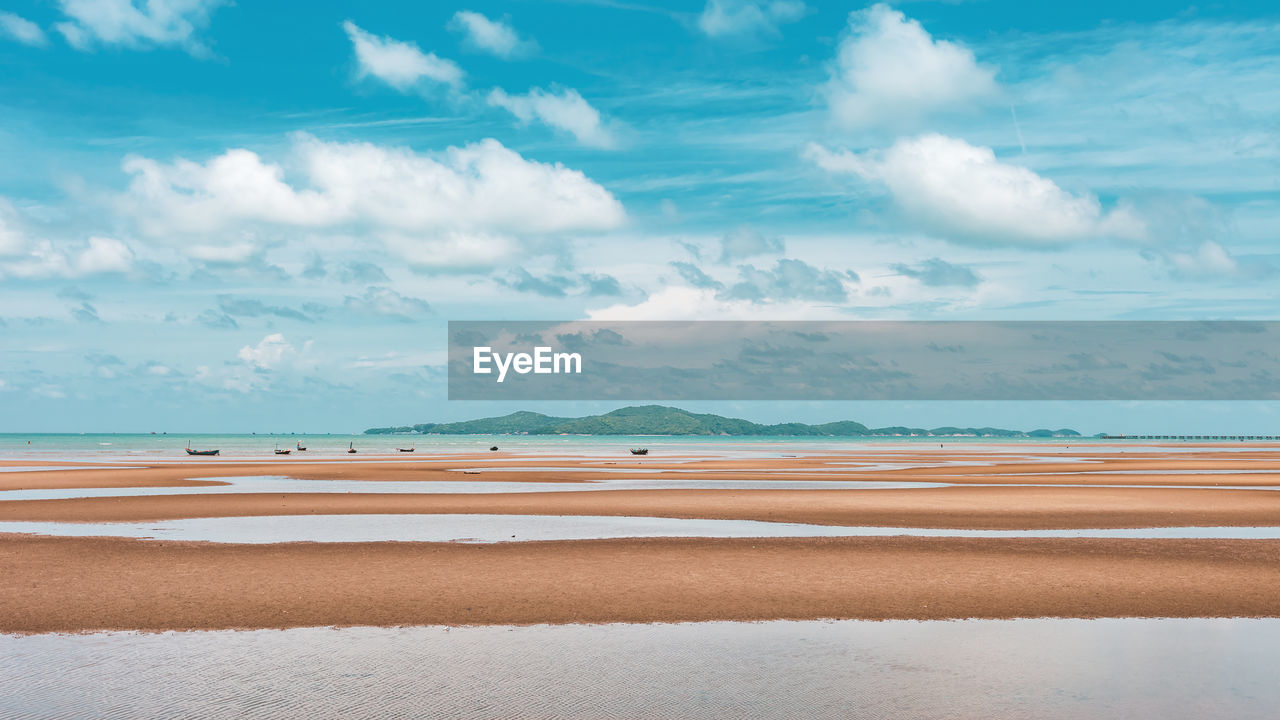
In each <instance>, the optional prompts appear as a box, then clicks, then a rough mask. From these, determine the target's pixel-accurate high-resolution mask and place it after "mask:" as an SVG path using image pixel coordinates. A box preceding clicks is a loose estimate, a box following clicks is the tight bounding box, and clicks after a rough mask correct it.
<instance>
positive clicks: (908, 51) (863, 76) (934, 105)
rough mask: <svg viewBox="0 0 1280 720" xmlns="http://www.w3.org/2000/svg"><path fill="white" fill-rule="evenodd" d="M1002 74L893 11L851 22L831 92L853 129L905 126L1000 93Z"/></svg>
mask: <svg viewBox="0 0 1280 720" xmlns="http://www.w3.org/2000/svg"><path fill="white" fill-rule="evenodd" d="M995 73H996V69H995V68H992V67H989V66H985V65H979V64H978V63H977V61H976V60H975V59H974V56H973V53H972V52H971V51H970V50H968V49H967V48H964V47H962V46H960V45H957V44H955V43H952V42H948V41H946V40H935V39H933V38H932V37H931V36H930V35H929V33H928V32H926V31H925V29H924V28H923V27H921V26H920V23H918V22H916V21H915V20H910V19H908V18H907V17H906V16H905V15H903V14H902V13H901V12H898V11H897V10H894V9H893V8H890V7H889V6H887V5H883V4H877V5H873V6H871V7H870V8H867V9H866V10H860V11H857V12H854V13H851V14H850V15H849V28H848V31H847V32H846V33H845V34H844V36H843V37H842V38H841V40H840V46H839V50H838V52H837V55H836V59H835V61H834V62H833V63H832V67H831V79H830V81H828V82H827V84H826V86H825V88H824V93H825V95H826V97H827V102H828V104H829V105H830V107H831V113H832V115H833V117H834V119H835V120H836V122H837V123H839V124H840V125H842V126H844V127H846V128H854V129H856V128H864V127H868V126H873V125H881V124H895V125H896V124H898V123H902V122H909V121H912V120H915V119H918V118H920V117H922V116H924V115H927V114H928V113H930V112H933V111H936V110H940V109H943V108H948V107H955V106H963V105H966V104H969V103H971V102H973V101H975V100H980V99H982V98H985V97H989V96H991V95H993V94H995V93H996V82H995Z"/></svg>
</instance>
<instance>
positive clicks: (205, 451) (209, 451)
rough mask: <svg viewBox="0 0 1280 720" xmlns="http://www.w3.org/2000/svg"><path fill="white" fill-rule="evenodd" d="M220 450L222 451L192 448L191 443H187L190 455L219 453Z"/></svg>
mask: <svg viewBox="0 0 1280 720" xmlns="http://www.w3.org/2000/svg"><path fill="white" fill-rule="evenodd" d="M219 452H220V451H219V450H192V449H191V443H190V442H188V443H187V454H188V455H217V454H218V453H219Z"/></svg>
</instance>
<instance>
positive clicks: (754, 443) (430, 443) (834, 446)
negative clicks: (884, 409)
mask: <svg viewBox="0 0 1280 720" xmlns="http://www.w3.org/2000/svg"><path fill="white" fill-rule="evenodd" d="M299 442H301V443H302V444H303V445H304V446H305V447H306V448H307V450H306V452H305V453H299V452H297V451H296V449H295V448H296V445H297V443H299ZM188 443H190V445H191V447H192V448H194V449H198V450H206V449H218V450H220V451H221V455H220V457H223V458H228V457H233V458H262V457H268V456H272V455H273V451H274V449H275V448H276V447H279V448H281V449H294V453H295V456H297V457H308V458H313V457H326V456H327V457H338V456H342V457H346V456H347V455H348V453H347V449H348V447H355V448H356V450H357V451H358V453H357V454H362V455H378V456H386V455H391V456H394V457H404V459H412V458H415V457H420V456H422V455H424V454H456V453H472V452H487V451H488V450H489V448H490V447H491V446H493V445H497V446H498V447H499V449H500V450H502V451H511V452H519V453H534V454H539V453H545V454H551V455H556V454H582V453H588V454H605V455H616V454H627V453H628V451H629V449H630V448H634V447H647V448H650V449H651V451H652V452H653V453H654V454H657V453H659V452H661V453H663V454H671V453H696V454H703V453H711V454H721V453H725V454H738V453H752V454H757V453H766V454H768V453H780V454H783V453H800V454H804V453H811V452H823V451H829V450H841V449H870V448H875V447H887V446H903V445H907V446H911V447H916V448H925V447H934V448H937V447H940V446H946V447H957V446H962V445H969V446H973V445H977V446H987V447H994V446H1009V445H1012V446H1018V445H1035V446H1038V447H1050V448H1052V447H1061V448H1064V449H1065V448H1067V447H1068V446H1072V447H1080V446H1084V445H1091V446H1095V447H1098V448H1099V449H1101V448H1102V447H1104V446H1108V447H1114V444H1115V443H1114V441H1101V440H1097V439H1094V438H1071V439H1057V438H1055V439H1050V440H1045V439H1032V438H974V437H957V438H936V437H935V438H911V437H902V438H882V437H881V438H829V437H821V438H810V437H764V436H743V437H724V436H623V435H342V434H334V435H329V434H325V435H315V434H311V435H304V434H296V435H295V434H279V435H270V434H257V435H227V434H185V435H184V434H176V433H174V434H167V435H160V434H157V435H151V434H146V433H140V434H132V433H72V434H51V433H33V434H23V433H3V434H0V459H12V460H18V459H45V460H58V459H68V460H95V461H104V462H114V461H128V460H129V459H130V458H136V459H142V458H149V459H164V458H186V457H187V455H186V453H185V452H184V448H185V447H187V444H188ZM410 447H412V448H415V454H413V455H410V454H409V453H400V452H399V451H398V448H410Z"/></svg>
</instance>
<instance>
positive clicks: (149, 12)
mask: <svg viewBox="0 0 1280 720" xmlns="http://www.w3.org/2000/svg"><path fill="white" fill-rule="evenodd" d="M60 4H61V7H62V13H63V14H64V15H66V16H67V18H68V20H67V21H66V22H61V23H58V24H57V25H55V26H54V27H55V28H57V30H58V32H60V33H62V35H63V37H65V38H66V39H67V42H68V43H70V44H71V46H72V47H74V48H76V49H79V50H88V49H91V48H92V47H93V46H94V45H118V46H123V47H132V48H146V47H163V46H177V47H182V48H184V49H185V50H187V52H189V53H191V54H193V55H207V54H208V52H209V50H208V48H207V47H206V46H205V45H204V43H203V42H201V41H200V39H199V38H198V37H197V33H198V32H199V31H200V30H201V29H203V28H204V27H205V26H207V25H208V24H209V17H210V16H211V15H212V14H213V11H214V10H216V9H217V8H218V7H219V6H221V5H226V4H229V3H228V1H227V0H145V2H140V1H139V0H60Z"/></svg>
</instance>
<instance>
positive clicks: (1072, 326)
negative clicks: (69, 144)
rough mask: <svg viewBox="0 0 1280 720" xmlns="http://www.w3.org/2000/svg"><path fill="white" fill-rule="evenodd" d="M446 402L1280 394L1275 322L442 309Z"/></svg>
mask: <svg viewBox="0 0 1280 720" xmlns="http://www.w3.org/2000/svg"><path fill="white" fill-rule="evenodd" d="M449 398H450V399H451V400H1276V399H1280V322H1244V321H1222V322H1115V321H1098V322H884V321H851V322H724V321H709V322H697V321H693V322H588V321H565V322H556V321H511V322H507V321H451V322H450V323H449Z"/></svg>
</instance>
